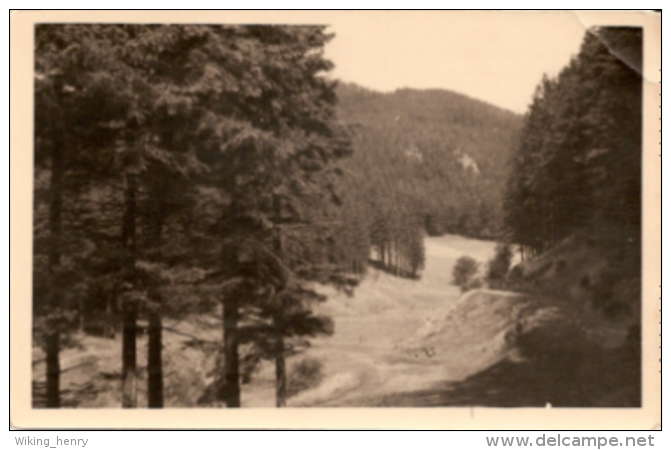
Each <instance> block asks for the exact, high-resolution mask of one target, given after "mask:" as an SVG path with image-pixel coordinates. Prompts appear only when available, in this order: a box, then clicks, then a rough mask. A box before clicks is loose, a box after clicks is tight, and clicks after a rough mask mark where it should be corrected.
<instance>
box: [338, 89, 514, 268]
mask: <svg viewBox="0 0 671 450" xmlns="http://www.w3.org/2000/svg"><path fill="white" fill-rule="evenodd" d="M337 93H338V98H339V113H340V117H341V120H343V121H345V122H346V123H347V125H348V127H349V129H350V131H351V133H352V139H353V147H354V154H353V155H352V157H351V158H349V160H348V161H347V162H346V164H345V167H346V169H348V175H349V177H350V180H351V181H350V183H349V185H348V189H349V194H350V195H349V197H350V198H349V199H348V204H350V208H353V209H355V210H358V211H360V213H358V214H357V212H356V211H354V212H353V215H354V216H356V217H359V218H360V219H359V220H358V221H359V222H364V223H365V226H366V228H367V229H369V230H370V239H371V243H372V244H373V248H374V249H375V250H376V256H375V257H376V258H377V259H378V260H379V261H380V263H381V265H382V266H384V267H387V268H389V269H391V270H392V271H393V272H396V273H399V274H402V275H403V274H406V275H416V273H417V270H418V269H419V268H421V264H422V261H423V248H422V236H423V235H424V233H428V234H429V235H441V234H444V233H454V234H461V235H465V236H471V237H481V238H490V239H491V238H494V237H496V236H498V234H499V232H500V229H501V225H502V203H503V197H502V193H503V189H504V186H505V181H506V179H507V177H508V170H509V159H510V154H511V151H512V149H513V147H514V145H515V139H516V135H517V133H518V131H519V129H520V126H521V118H520V117H519V116H517V115H515V114H514V113H511V112H509V111H505V110H502V109H499V108H497V107H494V106H492V105H489V104H486V103H484V102H481V101H478V100H475V99H471V98H468V97H466V96H463V95H460V94H457V93H453V92H449V91H444V90H413V89H400V90H397V91H396V92H393V93H380V92H374V91H370V90H367V89H365V88H362V87H359V86H356V85H353V84H346V83H344V84H340V85H339V87H338V90H337Z"/></svg>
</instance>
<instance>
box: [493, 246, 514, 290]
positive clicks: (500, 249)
mask: <svg viewBox="0 0 671 450" xmlns="http://www.w3.org/2000/svg"><path fill="white" fill-rule="evenodd" d="M512 260H513V250H512V248H510V246H509V245H506V244H499V245H497V246H496V253H495V254H494V258H493V259H492V260H491V261H489V266H488V268H487V280H489V281H490V282H491V281H503V280H505V279H506V275H507V274H508V271H509V270H510V263H511V262H512Z"/></svg>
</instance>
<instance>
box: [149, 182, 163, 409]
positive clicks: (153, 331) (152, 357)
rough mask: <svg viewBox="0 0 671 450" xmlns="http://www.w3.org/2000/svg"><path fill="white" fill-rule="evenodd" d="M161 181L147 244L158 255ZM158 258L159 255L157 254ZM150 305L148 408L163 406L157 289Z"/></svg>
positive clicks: (154, 198) (152, 294)
mask: <svg viewBox="0 0 671 450" xmlns="http://www.w3.org/2000/svg"><path fill="white" fill-rule="evenodd" d="M161 188H162V183H161V182H159V183H158V186H155V187H154V189H155V190H156V191H157V192H153V195H152V202H151V203H150V205H149V206H150V208H151V214H150V218H151V220H150V222H151V223H149V224H148V228H149V230H148V234H149V236H148V241H149V242H148V246H149V248H151V249H152V250H154V251H156V252H157V255H160V248H161V236H162V232H163V217H164V208H163V201H162V199H161V192H160V190H161ZM157 258H159V259H160V256H157ZM150 295H151V300H152V303H153V304H152V306H151V309H150V311H149V330H148V336H147V339H148V341H149V342H148V350H147V351H148V353H147V397H148V398H147V401H148V405H149V407H150V408H163V361H162V353H163V343H162V341H163V336H162V334H163V324H162V319H161V314H162V312H161V302H162V298H161V294H160V293H159V292H158V290H157V289H152V292H150Z"/></svg>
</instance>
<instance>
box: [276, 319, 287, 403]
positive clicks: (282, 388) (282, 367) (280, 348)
mask: <svg viewBox="0 0 671 450" xmlns="http://www.w3.org/2000/svg"><path fill="white" fill-rule="evenodd" d="M276 325H279V324H277V323H276ZM286 405H287V365H286V360H285V359H284V338H283V337H282V335H281V334H278V336H277V342H276V344H275V406H277V407H278V408H283V407H285V406H286Z"/></svg>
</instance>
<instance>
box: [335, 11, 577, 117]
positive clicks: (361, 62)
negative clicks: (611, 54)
mask: <svg viewBox="0 0 671 450" xmlns="http://www.w3.org/2000/svg"><path fill="white" fill-rule="evenodd" d="M585 29H586V28H585V26H584V25H583V24H582V23H581V21H580V19H579V17H577V16H576V15H575V14H574V13H571V12H543V11H541V12H516V11H508V12H505V11H502V12H492V11H480V12H477V11H431V12H408V11H404V12H395V11H388V12H379V11H378V12H356V14H341V15H334V16H333V20H332V21H331V26H330V27H329V31H330V32H332V33H335V37H334V39H333V40H332V41H331V43H329V44H328V45H327V47H326V51H325V55H326V57H327V58H329V59H330V60H331V61H332V62H333V63H334V64H335V69H334V70H333V72H332V76H334V77H335V78H338V79H340V80H342V81H347V82H354V83H357V84H359V85H361V86H364V87H367V88H370V89H374V90H378V91H383V92H389V91H393V90H396V89H398V88H402V87H409V88H418V89H426V88H440V89H448V90H451V91H455V92H459V93H461V94H465V95H467V96H469V97H473V98H477V99H480V100H484V101H486V102H488V103H491V104H494V105H496V106H500V107H502V108H506V109H509V110H511V111H514V112H516V113H523V112H524V111H526V109H527V107H528V105H529V103H530V102H531V99H532V96H533V92H534V89H535V87H536V85H537V84H538V83H539V81H540V80H541V77H542V76H543V74H544V73H546V74H548V75H550V76H554V75H557V74H558V73H559V71H560V70H561V69H562V68H563V67H564V66H565V65H566V64H567V63H568V62H569V60H570V58H571V56H572V55H575V54H577V53H578V51H579V49H580V43H581V42H582V38H583V35H584V33H585Z"/></svg>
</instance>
